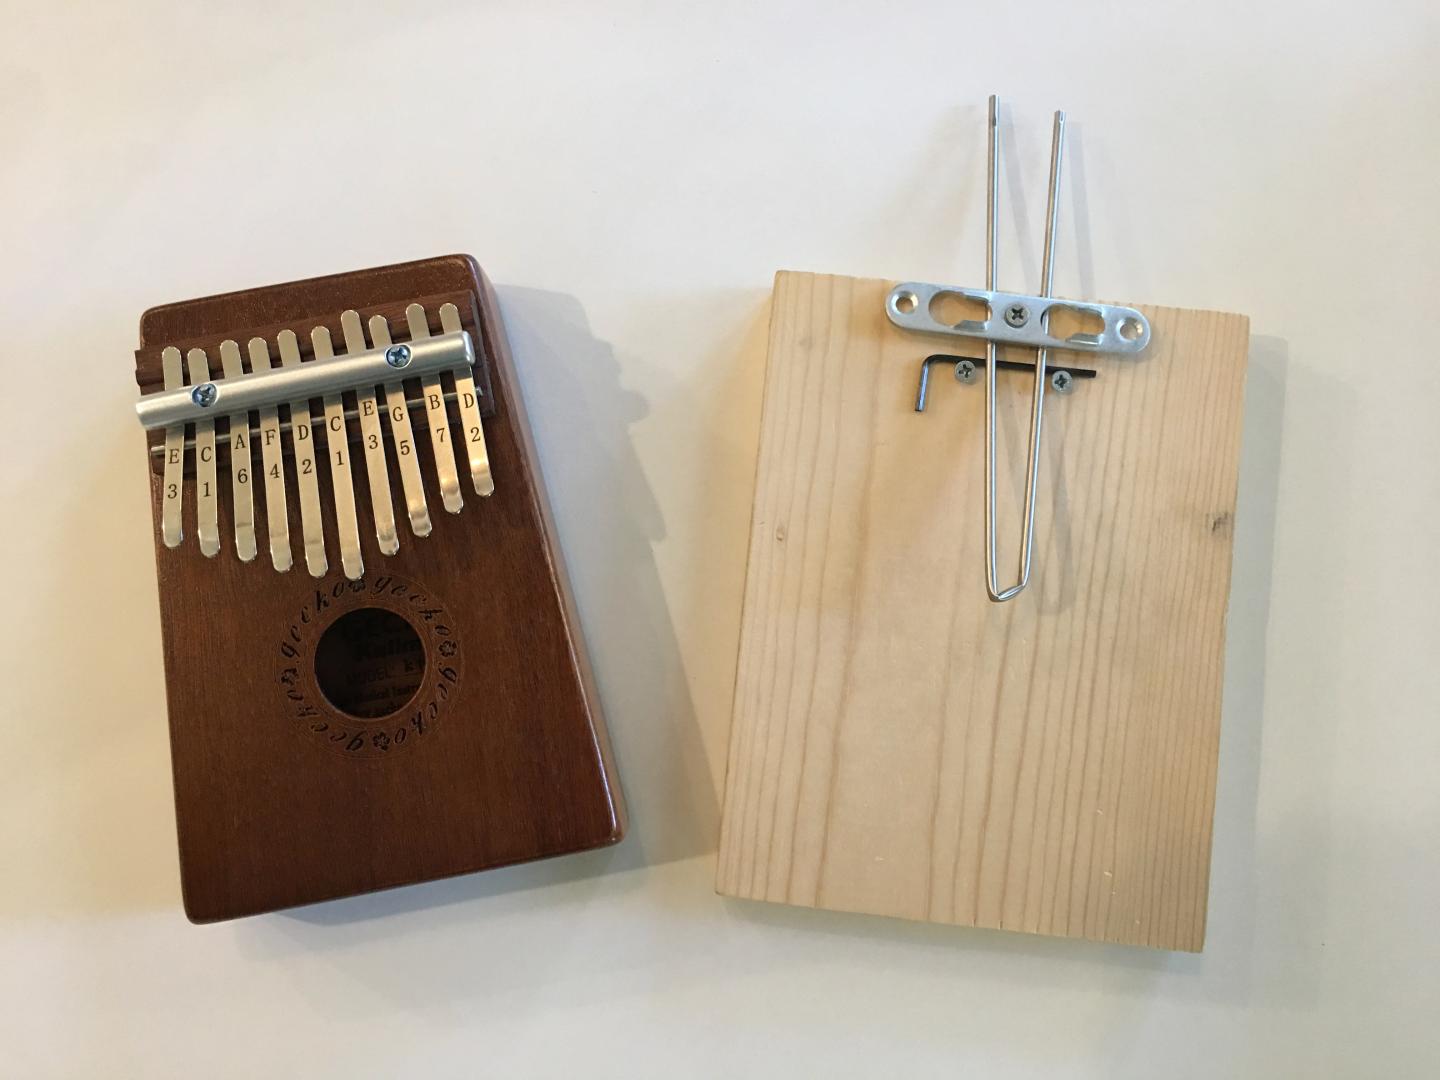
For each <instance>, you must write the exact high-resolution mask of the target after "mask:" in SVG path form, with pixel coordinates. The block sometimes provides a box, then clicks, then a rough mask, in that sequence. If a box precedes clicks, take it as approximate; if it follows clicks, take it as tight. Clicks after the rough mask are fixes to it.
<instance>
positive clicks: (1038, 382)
mask: <svg viewBox="0 0 1440 1080" xmlns="http://www.w3.org/2000/svg"><path fill="white" fill-rule="evenodd" d="M997 108H998V101H997V99H996V97H995V95H993V94H992V95H991V96H990V110H989V113H990V115H989V132H990V134H989V155H988V169H989V186H988V191H987V198H986V208H987V211H988V214H987V221H986V230H985V236H986V252H985V288H986V289H988V290H991V291H993V290H994V289H995V288H996V284H995V276H996V261H997V260H996V232H997V229H996V225H997V222H998V217H999V194H1000V186H999V166H998V158H999V143H1000V138H999V132H998V125H997V124H996V112H997ZM1064 152H1065V114H1064V113H1063V112H1060V111H1058V110H1057V111H1056V113H1055V123H1054V128H1053V131H1052V133H1051V139H1050V190H1049V198H1048V202H1047V206H1046V210H1045V252H1044V259H1043V265H1042V269H1041V277H1042V279H1043V280H1042V282H1041V291H1040V295H1041V296H1045V297H1048V296H1049V295H1050V292H1051V287H1052V281H1053V277H1054V270H1055V266H1054V262H1055V260H1054V255H1055V232H1056V218H1057V216H1058V213H1059V200H1058V197H1057V196H1058V194H1059V188H1060V163H1061V160H1062V158H1063V156H1064ZM1036 315H1037V317H1039V313H1038V312H1037V313H1036ZM996 351H997V350H996V345H995V342H994V341H987V342H986V343H985V588H986V590H987V592H988V593H989V594H990V599H991V600H992V601H994V602H995V603H1003V602H1004V601H1006V600H1011V599H1013V598H1014V597H1016V596H1018V595H1019V594H1020V592H1021V591H1022V590H1024V588H1025V586H1026V585H1028V584H1029V583H1030V567H1031V563H1032V556H1033V554H1034V543H1035V496H1036V489H1037V487H1038V481H1039V475H1040V430H1041V422H1042V420H1043V419H1044V407H1045V384H1046V382H1047V381H1048V380H1047V378H1046V372H1045V367H1046V364H1047V362H1048V361H1049V358H1050V352H1049V350H1048V349H1039V350H1037V355H1036V359H1035V386H1034V392H1033V396H1032V398H1031V404H1030V445H1029V452H1028V455H1027V459H1026V480H1025V516H1024V520H1023V522H1022V523H1021V535H1022V540H1021V545H1020V565H1019V570H1018V574H1019V580H1018V581H1017V582H1016V583H1015V584H1014V585H1011V586H1009V587H1008V588H1006V589H1001V588H1000V584H999V571H998V569H997V566H996V554H995V548H996V538H995V369H996V368H997V367H998V366H999V365H998V364H997V363H996V358H997V357H996Z"/></svg>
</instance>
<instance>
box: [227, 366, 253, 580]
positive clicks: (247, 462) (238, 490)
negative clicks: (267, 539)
mask: <svg viewBox="0 0 1440 1080" xmlns="http://www.w3.org/2000/svg"><path fill="white" fill-rule="evenodd" d="M220 368H221V371H223V372H224V374H225V378H227V379H233V378H235V377H236V376H237V375H241V374H243V373H244V371H245V367H244V365H243V364H242V363H241V362H240V346H239V345H238V344H236V343H235V342H234V341H231V340H229V339H228V338H227V339H226V340H225V341H222V342H221V343H220ZM253 466H254V461H253V459H252V458H251V455H250V414H249V413H248V412H243V413H235V414H234V415H232V416H231V417H230V500H231V502H232V503H233V504H234V506H233V508H232V513H233V515H234V517H235V554H236V555H238V556H240V561H241V562H249V561H250V560H251V559H253V558H255V550H256V549H255V497H254V491H253V489H252V488H251V486H250V485H251V482H252V479H253V478H252V476H251V473H252V472H253Z"/></svg>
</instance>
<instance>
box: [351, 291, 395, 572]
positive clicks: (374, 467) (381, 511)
mask: <svg viewBox="0 0 1440 1080" xmlns="http://www.w3.org/2000/svg"><path fill="white" fill-rule="evenodd" d="M340 331H341V333H342V334H344V335H345V351H346V352H347V353H351V354H356V353H363V352H364V351H365V330H364V328H363V327H361V325H360V313H359V312H357V311H354V310H350V311H345V312H342V313H341V315H340ZM355 411H356V412H357V413H358V414H359V417H360V440H361V445H362V446H363V447H364V449H365V476H366V479H367V480H368V481H369V483H370V511H371V513H372V514H373V515H374V517H375V539H376V541H377V542H378V543H379V545H380V553H381V554H382V555H394V554H395V553H396V552H397V551H399V550H400V536H399V534H398V533H396V531H395V506H394V503H393V502H392V501H391V498H390V469H389V466H388V465H387V464H386V463H385V437H384V436H383V435H382V434H381V432H380V410H379V408H378V406H377V405H376V403H375V388H374V387H373V386H357V387H356V388H355Z"/></svg>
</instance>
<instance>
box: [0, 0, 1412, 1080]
mask: <svg viewBox="0 0 1440 1080" xmlns="http://www.w3.org/2000/svg"><path fill="white" fill-rule="evenodd" d="M1085 7H1086V5H1080V4H1071V3H1053V4H1043V3H1029V4H1010V5H1004V6H1002V5H994V6H962V5H958V4H954V3H948V4H941V3H934V4H928V5H925V4H918V3H913V4H880V3H871V4H853V3H847V4H821V3H813V4H799V3H746V4H738V3H737V4H718V3H710V4H672V5H664V4H656V3H635V2H629V3H616V4H607V5H600V4H579V3H576V4H569V5H544V4H539V3H509V4H504V5H492V4H462V3H454V2H446V0H428V2H419V3H415V2H411V3H386V4H361V3H347V4H341V3H310V4H305V3H290V4H280V3H248V4H243V5H242V4H230V5H213V7H211V8H210V9H208V10H207V7H206V5H203V4H199V3H189V4H175V5H174V6H163V5H157V4H148V3H123V4H122V3H106V4H93V5H79V4H61V3H55V2H53V0H52V2H34V3H29V2H26V3H21V4H20V5H19V6H16V4H15V3H13V2H7V3H5V4H3V5H0V9H3V14H4V19H3V35H4V36H3V38H0V57H3V61H4V63H3V70H4V90H3V93H0V145H3V146H4V148H5V149H4V159H3V163H0V206H3V212H0V253H3V259H0V296H3V301H4V315H5V318H4V323H3V334H4V339H3V345H0V349H3V353H0V355H3V365H4V367H3V374H4V383H3V386H4V391H3V392H4V396H5V400H6V402H7V405H6V407H5V420H4V423H3V425H0V506H3V508H4V513H5V515H6V520H7V525H6V528H5V543H4V563H3V569H0V596H3V598H4V599H3V619H0V635H3V640H0V664H3V671H4V685H5V686H6V687H8V688H9V695H8V699H7V701H6V706H5V708H4V711H3V725H0V1074H3V1075H4V1076H7V1077H8V1076H15V1077H38V1076H137V1077H140V1076H143V1077H167V1076H174V1077H197V1076H207V1077H224V1076H237V1077H254V1076H275V1075H307V1076H347V1077H348V1076H480V1075H495V1076H531V1075H533V1076H572V1075H573V1076H584V1075H595V1076H626V1077H630V1076H665V1077H671V1076H687V1075H695V1076H737V1075H774V1076H807V1075H809V1076H904V1077H921V1076H984V1077H1020V1076H1062V1077H1081V1076H1083V1077H1107V1078H1108V1077H1128V1076H1134V1077H1154V1076H1267V1077H1274V1076H1306V1077H1311V1076H1341V1077H1352V1076H1353V1077H1422V1076H1434V1075H1436V1073H1437V1069H1440V1044H1437V1036H1436V1026H1437V1021H1436V1009H1437V1007H1440V994H1437V985H1440V975H1437V972H1440V949H1437V930H1436V926H1435V920H1436V916H1437V914H1440V911H1437V909H1440V866H1437V848H1440V845H1437V841H1440V796H1437V765H1440V724H1437V720H1440V676H1437V664H1436V655H1435V654H1436V650H1437V647H1440V615H1437V611H1440V603H1437V602H1440V589H1437V586H1436V570H1435V559H1436V550H1437V548H1436V537H1437V532H1440V483H1437V466H1436V461H1437V459H1440V437H1437V423H1436V408H1437V405H1440V375H1437V372H1440V359H1437V352H1436V349H1435V347H1434V345H1433V344H1429V345H1426V344H1423V343H1419V339H1420V338H1421V337H1422V336H1424V335H1429V336H1431V337H1433V336H1434V333H1435V329H1436V328H1435V326H1434V325H1433V322H1434V313H1435V298H1436V295H1437V292H1440V273H1437V250H1440V247H1437V244H1440V216H1437V210H1436V205H1437V204H1436V201H1435V198H1436V187H1437V180H1436V178H1437V175H1440V139H1437V116H1440V72H1437V66H1436V61H1435V55H1436V51H1437V49H1440V17H1437V14H1436V9H1435V7H1434V6H1433V4H1432V3H1431V2H1429V0H1414V2H1411V3H1394V4H1383V3H1374V4H1358V5H1357V4H1350V5H1314V4H1306V3H1293V4H1281V3H1270V4H1254V3H1241V2H1230V0H1218V2H1209V3H1204V4H1194V3H1187V4H1183V5H1170V4H1160V3H1140V2H1136V3H1133V4H1127V3H1108V4H1096V5H1091V6H1089V10H1084V9H1085ZM1322 7H1323V8H1327V9H1328V10H1324V11H1322V10H1321V9H1322ZM602 8H603V9H604V10H603V11H602V10H601V9H602ZM992 90H995V91H998V92H1000V93H1001V94H1002V95H1004V96H1005V98H1006V101H1007V104H1008V106H1009V108H1008V111H1007V113H1006V121H1007V123H1008V125H1009V127H1008V128H1007V130H1008V132H1009V133H1010V147H1011V150H1010V152H1009V154H1008V156H1007V166H1008V167H1009V169H1010V176H1011V178H1012V179H1011V181H1010V182H1009V183H1008V184H1007V189H1006V198H1007V200H1008V203H1007V206H1008V208H1009V209H1010V210H1012V211H1013V216H1010V217H1009V218H1007V225H1006V227H1005V228H1006V231H1005V233H1004V250H1003V254H1002V267H1003V268H1004V270H1005V273H1004V275H1003V279H1002V284H1004V285H1008V286H1011V287H1033V286H1034V285H1035V283H1036V280H1037V277H1038V261H1039V260H1038V253H1039V248H1040V235H1039V222H1040V218H1041V217H1042V216H1043V201H1044V191H1043V185H1044V170H1045V155H1046V153H1047V149H1048V136H1049V116H1050V110H1051V109H1053V108H1055V107H1057V106H1063V107H1064V108H1066V109H1067V111H1068V113H1069V115H1070V117H1071V120H1072V127H1071V135H1072V141H1071V157H1070V167H1069V173H1068V176H1067V181H1066V182H1067V187H1066V189H1065V190H1066V194H1065V198H1064V201H1063V204H1062V221H1063V231H1062V234H1061V243H1060V253H1059V262H1058V271H1057V280H1056V287H1057V291H1058V292H1059V293H1060V294H1062V295H1080V296H1097V297H1105V298H1114V299H1120V300H1130V301H1144V302H1156V303H1168V304H1180V305H1184V306H1194V307H1216V308H1223V309H1228V310H1236V311H1243V312H1247V313H1249V314H1250V315H1251V316H1252V317H1253V326H1252V329H1253V332H1254V335H1255V336H1254V341H1253V347H1252V371H1251V378H1250V383H1249V388H1248V395H1249V396H1248V403H1247V415H1246V425H1245V452H1244V465H1243V474H1242V483H1241V494H1240V507H1239V515H1238V529H1237V537H1236V552H1235V592H1234V596H1233V599H1232V604H1231V616H1230V626H1231V637H1230V642H1229V649H1228V669H1227V678H1226V702H1225V720H1224V734H1223V738H1222V743H1221V762H1220V779H1219V799H1218V808H1217V818H1216V831H1215V854H1214V863H1213V880H1212V885H1211V906H1210V929H1209V942H1208V947H1207V949H1206V951H1205V953H1204V954H1203V955H1201V956H1186V955H1167V954H1161V953H1152V952H1147V951H1143V950H1137V949H1129V948H1118V947H1116V948H1111V947H1103V946H1098V945H1090V944H1084V943H1075V942H1065V941H1054V940H1045V939H1031V938H1025V937H1020V936H1012V935H1007V934H1002V933H990V932H976V931H965V930H953V929H945V928H939V927H928V926H921V925H908V924H903V923H898V922H888V921H884V920H877V919H868V918H860V917H849V916H839V915H831V914H822V913H812V912H806V911H800V910H791V909H786V908H781V907H772V906H765V905H755V904H744V903H738V902H730V901H723V900H721V899H719V898H717V897H716V896H714V895H713V894H712V891H711V880H712V873H713V863H714V845H715V840H716V833H717V806H718V799H719V786H720V779H721V774H722V771H723V763H724V749H725V741H726V735H727V727H728V722H729V705H730V693H731V682H732V679H733V675H734V657H735V645H736V633H737V626H738V619H739V602H740V587H741V580H742V574H743V570H744V560H745V547H744V545H745V537H746V529H747V525H748V517H749V505H750V491H751V481H752V468H753V464H754V455H755V444H756V436H757V430H758V428H757V425H758V417H759V404H760V376H761V372H762V359H763V357H762V353H761V352H760V351H759V350H758V349H757V345H759V344H760V343H761V342H762V340H763V332H764V305H765V299H766V296H767V292H768V288H769V282H770V277H771V274H772V273H773V271H775V270H776V269H777V268H780V267H787V268H794V269H811V270H822V271H831V272H840V273H853V274H861V275H871V276H893V277H914V278H920V279H922V280H941V281H943V280H951V281H964V282H971V283H978V282H979V281H980V279H981V274H982V272H983V261H982V259H983V247H982V245H983V234H984V233H983V230H984V217H983V214H984V210H983V186H982V185H983V173H984V127H983V110H984V101H985V95H986V94H987V93H989V92H990V91H992ZM450 251H469V252H472V253H473V254H475V255H476V256H477V258H479V259H480V261H481V262H482V264H483V265H484V266H485V267H486V268H487V270H488V271H489V272H490V274H491V275H492V276H493V278H494V279H495V280H496V281H497V283H499V284H500V286H501V289H500V293H501V301H502V306H503V308H504V313H505V317H506V319H507V320H508V326H509V332H510V335H511V338H512V341H513V343H514V346H515V351H516V354H517V360H518V362H519V364H520V366H521V369H522V376H523V384H524V389H525V392H526V395H527V398H528V400H529V403H530V406H531V409H532V414H533V418H534V422H535V425H536V429H537V431H536V434H537V438H538V440H539V444H540V448H541V453H542V457H543V460H544V465H545V471H546V474H547V477H548V479H549V482H550V486H551V494H552V498H553V500H554V503H555V506H556V510H557V514H558V518H559V523H560V527H561V531H562V535H563V540H564V547H565V551H566V555H567V557H568V559H569V562H570V566H571V569H572V573H573V575H574V579H575V584H576V587H577V591H578V594H579V601H580V605H581V608H582V614H583V620H584V624H585V629H586V631H587V633H588V636H589V640H590V642H591V646H592V649H593V652H594V656H595V659H596V662H597V666H598V670H599V678H600V683H601V687H602V692H603V696H604V699H605V703H606V705H607V707H608V710H609V713H610V715H611V718H612V725H613V729H614V736H615V741H616V744H617V750H618V754H619V758H620V762H621V765H622V769H623V776H624V780H625V784H626V787H627V790H628V793H629V797H630V802H631V808H632V816H633V820H634V827H633V833H632V835H631V837H630V839H628V840H627V841H626V842H625V844H624V845H623V846H622V847H620V848H618V849H614V850H611V851H609V852H605V853H600V854H596V855H594V856H587V857H580V858H573V859H569V860H562V861H558V862H554V863H550V864H544V865H536V866H530V867H525V868H520V869H515V870H511V871H501V872H496V873H492V874H489V875H481V876H477V877H472V878H468V879H462V880H457V881H451V882H446V883H440V884H434V885H428V886H420V887H416V888H411V889H407V890H402V891H399V892H396V893H391V894H387V895H380V896H374V897H369V898H361V899H357V900H353V901H347V902H341V903H335V904H330V905H325V906H321V907H318V908H314V909H310V910H305V911H302V912H298V913H294V914H287V915H278V916H271V917H264V918H255V919H250V920H246V921H242V922H238V923H233V924H228V925H220V926H213V927H205V928H195V927H191V926H189V925H188V924H187V923H186V922H185V920H184V917H183V915H182V914H181V912H180V907H179V891H178V890H179V885H178V874H177V867H176V856H175V840H174V822H173V811H172V807H171V801H170V798H171V793H170V779H169V758H168V743H167V735H166V728H165V720H164V687H163V683H162V679H161V658H160V643H159V629H158V615H157V603H156V597H155V580H154V570H153V565H154V564H153V557H152V553H151V542H152V541H151V535H150V528H151V526H150V520H149V511H148V506H147V501H146V494H145V470H144V466H143V464H142V452H141V447H142V440H141V435H140V432H139V430H138V428H137V426H136V424H135V422H134V418H133V414H132V411H131V406H132V403H133V400H134V396H135V386H134V381H133V375H132V366H131V365H132V360H131V355H130V350H131V349H132V348H133V347H134V343H135V325H136V320H137V317H138V315H139V313H140V311H141V310H142V309H144V308H145V307H147V306H149V305H151V304H155V303H160V302H164V301H169V300H175V299H180V298H185V297H189V296H196V295H202V294H206V293H211V292H216V291H220V290H228V289H234V288H240V287H246V286H250V285H257V284H264V283H269V282H273V281H281V280H289V279H293V278H298V277H304V276H309V275H312V274H319V273H328V272H332V271H340V270H348V269H354V268H358V267H363V266H370V265H375V264H380V263H386V262H391V261H395V260H401V259H409V258H417V257H423V256H428V255H435V254H441V253H445V252H450ZM502 482H503V479H502ZM977 582H978V579H977ZM217 662H223V660H217Z"/></svg>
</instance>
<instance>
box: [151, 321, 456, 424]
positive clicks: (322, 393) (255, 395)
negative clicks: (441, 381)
mask: <svg viewBox="0 0 1440 1080" xmlns="http://www.w3.org/2000/svg"><path fill="white" fill-rule="evenodd" d="M474 364H475V347H474V346H473V345H472V344H471V342H470V335H469V334H468V333H466V332H465V331H464V330H460V331H456V332H454V333H446V334H439V335H437V336H435V337H422V338H418V339H416V340H412V341H407V342H403V343H401V344H399V345H392V346H390V347H389V348H388V349H370V350H368V351H367V352H363V353H359V354H356V355H349V356H344V357H341V358H339V361H338V362H333V361H327V362H323V363H317V362H315V361H311V362H308V363H303V364H300V365H298V366H296V367H282V368H279V369H271V370H270V371H264V372H260V371H252V372H250V373H248V374H245V375H239V376H237V377H235V378H233V379H220V380H218V381H215V382H210V381H209V380H208V377H207V379H206V380H205V381H201V382H194V379H193V377H192V384H193V385H191V386H187V387H183V388H180V389H169V388H166V389H165V390H162V391H159V392H158V393H154V394H147V395H146V396H145V397H142V398H141V399H140V400H139V401H138V402H136V403H135V412H136V414H137V415H138V416H139V417H140V423H141V425H142V426H143V427H145V429H146V430H151V429H154V428H168V427H173V426H175V425H178V424H187V423H191V424H193V423H203V422H207V421H212V422H213V421H214V419H215V418H216V417H217V416H226V415H233V414H235V413H243V412H248V411H249V410H251V409H263V408H268V407H273V406H276V405H283V404H287V403H289V402H291V401H303V400H306V399H309V398H317V397H318V398H323V397H326V396H327V395H331V394H340V393H344V392H345V391H347V390H354V389H355V388H356V387H363V386H379V385H383V384H385V383H391V382H394V381H395V379H396V377H397V376H399V377H400V378H402V379H410V378H417V377H419V378H425V379H429V378H433V377H438V376H439V374H440V373H441V372H443V371H451V370H454V369H460V368H463V369H464V370H465V371H467V372H468V371H469V370H470V368H471V367H473V366H474Z"/></svg>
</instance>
